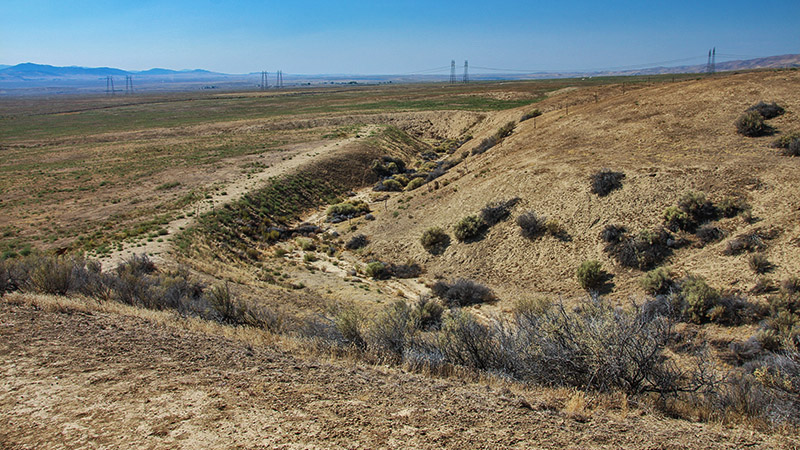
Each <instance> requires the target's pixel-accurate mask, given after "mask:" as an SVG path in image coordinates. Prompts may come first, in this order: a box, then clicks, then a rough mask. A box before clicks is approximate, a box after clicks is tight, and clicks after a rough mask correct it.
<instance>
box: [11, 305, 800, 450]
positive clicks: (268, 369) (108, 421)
mask: <svg viewBox="0 0 800 450" xmlns="http://www.w3.org/2000/svg"><path fill="white" fill-rule="evenodd" d="M18 303H22V304H18ZM0 359H1V360H2V366H0V373H2V382H1V383H0V410H2V415H0V447H2V448H8V449H57V448H87V449H93V448H98V449H99V448H150V449H162V448H163V449H176V448H192V449H194V448H400V447H404V448H409V447H413V448H620V447H624V448H642V449H645V448H647V449H652V448H661V449H695V448H709V449H710V448H714V449H720V448H731V449H732V448H764V449H768V448H770V449H773V448H797V446H798V445H800V441H798V440H797V438H796V437H791V436H787V435H781V434H776V435H764V434H762V433H760V432H758V431H756V430H753V429H750V428H747V427H744V426H742V427H736V428H726V427H723V426H718V425H709V424H699V423H691V422H688V421H684V420H675V419H669V418H665V417H662V416H660V415H658V414H655V413H651V412H648V411H645V410H642V409H639V408H637V407H634V406H627V405H620V404H619V403H618V402H617V403H616V406H612V407H608V406H606V407H598V406H592V404H593V403H595V402H597V399H592V398H588V399H587V402H586V405H585V406H580V405H579V406H578V407H577V408H576V407H575V405H574V403H575V402H572V403H573V405H572V406H568V404H569V403H570V402H569V401H568V399H569V398H571V397H570V396H569V394H568V393H565V392H560V393H558V392H556V393H553V392H546V391H542V390H539V391H535V390H525V389H522V388H520V387H518V386H510V385H509V386H504V385H503V384H502V383H498V382H492V383H488V384H487V383H486V382H476V381H466V380H457V379H435V378H428V377H425V376H421V375H415V374H410V373H405V372H403V371H402V370H398V369H392V368H387V367H383V366H365V365H363V364H359V363H353V362H348V361H342V360H338V361H337V360H330V359H328V358H320V357H314V356H305V357H298V356H295V355H294V354H293V353H292V352H290V351H286V350H280V349H277V348H275V347H273V346H258V345H250V344H249V343H246V342H242V341H239V340H236V339H228V338H224V337H219V336H213V335H209V334H206V333H202V334H201V333H197V332H192V331H188V330H185V329H181V328H179V327H173V326H170V325H168V324H156V323H153V322H151V321H149V320H145V319H142V318H139V317H131V316H125V315H118V314H113V313H109V312H104V311H92V310H91V309H88V310H86V309H80V310H70V309H63V308H62V309H60V310H57V311H44V310H41V309H36V308H33V307H31V306H29V305H27V304H25V301H20V299H19V298H16V299H15V301H14V302H13V303H9V302H7V301H2V302H0ZM578 403H580V402H578ZM607 403H608V402H607ZM610 403H611V404H614V403H615V402H613V401H612V402H610Z"/></svg>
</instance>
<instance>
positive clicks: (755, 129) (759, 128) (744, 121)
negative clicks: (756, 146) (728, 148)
mask: <svg viewBox="0 0 800 450" xmlns="http://www.w3.org/2000/svg"><path fill="white" fill-rule="evenodd" d="M734 125H736V131H738V132H739V134H741V135H744V136H748V137H758V136H763V135H765V134H769V133H770V132H772V128H771V127H770V126H769V125H767V124H766V123H765V122H764V116H762V115H761V114H759V113H758V112H757V111H749V112H746V113H744V114H742V115H741V116H739V118H738V119H736V122H734Z"/></svg>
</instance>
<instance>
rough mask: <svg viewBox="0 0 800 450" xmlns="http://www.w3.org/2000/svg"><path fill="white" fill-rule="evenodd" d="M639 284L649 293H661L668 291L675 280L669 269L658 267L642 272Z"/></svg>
mask: <svg viewBox="0 0 800 450" xmlns="http://www.w3.org/2000/svg"><path fill="white" fill-rule="evenodd" d="M639 285H640V286H642V289H644V291H645V292H647V293H648V294H650V295H662V294H667V293H669V291H670V290H671V289H672V288H673V286H675V282H674V280H673V279H672V274H671V273H670V271H669V269H666V268H664V267H659V268H657V269H653V270H651V271H649V272H647V273H646V274H644V276H643V277H642V278H641V280H639Z"/></svg>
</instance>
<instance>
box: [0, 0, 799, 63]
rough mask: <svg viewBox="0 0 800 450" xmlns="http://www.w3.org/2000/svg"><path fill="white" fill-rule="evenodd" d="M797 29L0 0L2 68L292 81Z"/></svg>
mask: <svg viewBox="0 0 800 450" xmlns="http://www.w3.org/2000/svg"><path fill="white" fill-rule="evenodd" d="M799 22H800V1H798V0H790V1H769V0H765V1H753V0H750V1H739V0H731V1H680V0H675V1H669V2H667V1H648V0H640V1H578V0H572V1H570V0H565V1H553V0H549V1H538V0H528V1H516V0H513V1H495V2H490V1H473V0H462V1H460V2H452V1H435V0H431V1H416V0H414V1H404V0H396V1H391V2H388V1H387V2H382V1H338V2H335V1H317V0H305V1H291V0H289V1H280V2H278V1H233V0H226V1H219V0H191V1H187V0H175V1H169V2H167V1H152V0H130V1H117V0H106V1H82V0H78V1H69V0H61V1H50V0H23V1H19V0H3V1H2V3H0V64H17V63H20V62H36V63H42V64H52V65H79V66H91V67H95V66H110V67H118V68H122V69H126V70H143V69H149V68H152V67H166V68H171V69H187V68H192V69H193V68H203V69H209V70H214V71H220V72H227V73H246V72H254V71H261V70H268V71H274V70H276V69H282V70H283V71H284V72H285V73H296V74H319V73H349V74H403V73H412V72H418V71H422V70H426V69H433V68H440V67H446V66H448V65H449V63H450V60H451V59H455V60H456V62H457V65H458V66H459V68H460V67H461V66H463V62H464V60H465V59H468V60H469V62H470V67H474V68H473V69H472V70H471V72H474V73H477V72H482V71H486V70H481V69H478V68H479V67H486V68H504V69H505V68H508V69H520V70H548V71H549V70H577V69H603V68H616V67H633V66H636V67H640V66H649V65H651V63H659V62H665V61H675V60H686V61H681V63H691V64H702V63H705V59H704V55H705V54H706V52H707V51H708V49H709V48H710V47H712V46H716V47H717V51H718V52H719V54H720V56H719V57H718V58H717V59H718V61H721V60H726V59H739V58H736V56H741V57H745V58H746V57H758V56H770V55H777V54H785V53H800V26H798V23H799ZM689 58H694V59H692V60H689ZM676 64H677V63H676ZM445 72H449V69H446V70H445Z"/></svg>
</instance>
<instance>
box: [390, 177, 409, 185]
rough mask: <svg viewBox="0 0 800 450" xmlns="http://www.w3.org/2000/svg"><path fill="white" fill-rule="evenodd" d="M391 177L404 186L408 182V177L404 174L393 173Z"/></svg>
mask: <svg viewBox="0 0 800 450" xmlns="http://www.w3.org/2000/svg"><path fill="white" fill-rule="evenodd" d="M392 179H393V180H394V181H397V182H398V183H400V184H401V185H403V187H405V186H406V185H407V184H408V177H406V176H405V175H395V176H393V177H392Z"/></svg>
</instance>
